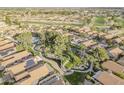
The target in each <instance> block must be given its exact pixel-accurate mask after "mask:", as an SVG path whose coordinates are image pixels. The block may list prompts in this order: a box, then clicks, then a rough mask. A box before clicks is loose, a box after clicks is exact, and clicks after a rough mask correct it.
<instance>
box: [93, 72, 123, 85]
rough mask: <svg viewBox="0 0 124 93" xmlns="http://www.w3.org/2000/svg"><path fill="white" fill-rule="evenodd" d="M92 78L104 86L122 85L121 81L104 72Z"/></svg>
mask: <svg viewBox="0 0 124 93" xmlns="http://www.w3.org/2000/svg"><path fill="white" fill-rule="evenodd" d="M94 78H95V79H96V80H98V81H99V82H101V83H102V84H104V85H124V80H123V79H121V78H119V77H117V76H116V75H114V74H112V73H108V72H106V71H103V72H101V71H100V72H97V74H96V76H95V77H94Z"/></svg>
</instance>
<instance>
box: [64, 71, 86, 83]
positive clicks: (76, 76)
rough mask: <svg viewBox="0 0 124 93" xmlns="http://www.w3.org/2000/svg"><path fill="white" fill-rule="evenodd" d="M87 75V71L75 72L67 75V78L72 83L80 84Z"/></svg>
mask: <svg viewBox="0 0 124 93" xmlns="http://www.w3.org/2000/svg"><path fill="white" fill-rule="evenodd" d="M85 76H86V74H85V73H79V72H74V73H73V74H72V75H68V76H65V79H66V80H68V81H69V83H70V84H72V85H79V84H80V83H81V82H83V81H84V79H85Z"/></svg>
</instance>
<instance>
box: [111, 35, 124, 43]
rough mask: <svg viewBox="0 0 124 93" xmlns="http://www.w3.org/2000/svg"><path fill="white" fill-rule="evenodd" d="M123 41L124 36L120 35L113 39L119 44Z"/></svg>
mask: <svg viewBox="0 0 124 93" xmlns="http://www.w3.org/2000/svg"><path fill="white" fill-rule="evenodd" d="M123 41H124V37H118V38H115V39H114V40H113V42H115V43H118V44H120V43H122V42H123Z"/></svg>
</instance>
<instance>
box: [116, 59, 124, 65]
mask: <svg viewBox="0 0 124 93" xmlns="http://www.w3.org/2000/svg"><path fill="white" fill-rule="evenodd" d="M117 62H118V63H119V64H120V65H123V66H124V57H121V58H120V59H119V60H118V61H117Z"/></svg>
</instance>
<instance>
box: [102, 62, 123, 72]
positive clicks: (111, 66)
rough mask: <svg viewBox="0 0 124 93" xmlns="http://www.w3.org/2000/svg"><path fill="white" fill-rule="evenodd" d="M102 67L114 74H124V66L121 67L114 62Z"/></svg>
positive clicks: (104, 64) (105, 63) (106, 63)
mask: <svg viewBox="0 0 124 93" xmlns="http://www.w3.org/2000/svg"><path fill="white" fill-rule="evenodd" d="M102 67H103V68H105V69H108V70H111V71H113V72H123V71H124V66H121V65H119V64H118V63H116V62H114V61H110V60H109V61H106V62H104V63H103V64H102Z"/></svg>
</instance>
